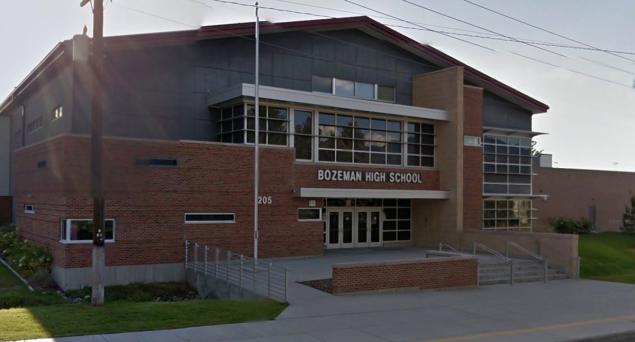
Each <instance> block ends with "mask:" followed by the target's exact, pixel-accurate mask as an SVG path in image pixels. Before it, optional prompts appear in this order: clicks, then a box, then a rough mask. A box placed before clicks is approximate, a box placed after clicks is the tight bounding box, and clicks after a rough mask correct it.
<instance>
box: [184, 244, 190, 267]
mask: <svg viewBox="0 0 635 342" xmlns="http://www.w3.org/2000/svg"><path fill="white" fill-rule="evenodd" d="M189 244H190V242H189V241H187V240H185V269H186V270H187V258H188V255H187V254H188V253H187V248H188V245H189Z"/></svg>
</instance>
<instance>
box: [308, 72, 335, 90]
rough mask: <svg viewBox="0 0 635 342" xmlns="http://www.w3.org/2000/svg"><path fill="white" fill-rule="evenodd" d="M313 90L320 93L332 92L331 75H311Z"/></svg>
mask: <svg viewBox="0 0 635 342" xmlns="http://www.w3.org/2000/svg"><path fill="white" fill-rule="evenodd" d="M312 86H313V91H317V92H320V93H329V94H332V93H333V79H332V78H331V77H321V76H315V75H313V78H312Z"/></svg>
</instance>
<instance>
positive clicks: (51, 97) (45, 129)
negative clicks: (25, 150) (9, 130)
mask: <svg viewBox="0 0 635 342" xmlns="http://www.w3.org/2000/svg"><path fill="white" fill-rule="evenodd" d="M72 75H73V73H72V68H71V67H70V66H67V67H65V68H64V69H63V70H61V71H59V72H58V73H57V74H56V75H55V76H54V77H53V78H51V79H50V80H47V81H45V82H46V83H45V84H44V85H43V86H41V87H39V88H38V89H37V90H36V91H35V92H34V93H32V94H30V95H28V96H27V97H26V99H25V100H24V101H23V102H21V103H20V105H23V106H24V115H25V119H24V127H22V125H21V124H20V123H18V124H16V125H14V128H13V135H14V136H15V135H16V134H17V133H18V131H19V130H22V131H23V132H25V133H24V134H25V143H26V145H31V144H34V143H36V142H39V141H42V140H45V139H48V138H51V137H54V136H56V135H59V134H61V133H68V132H70V131H71V119H70V117H71V107H72V106H71V104H72V99H73V96H72V89H73V86H72V84H73V81H72V80H73V76H72ZM60 105H61V106H62V107H63V113H64V115H63V117H62V118H60V119H57V120H55V121H52V111H53V109H54V108H55V107H57V106H60ZM40 116H41V117H42V127H41V128H39V129H37V130H35V131H33V132H31V133H29V132H27V129H26V128H27V127H28V125H29V123H31V122H33V120H35V119H36V118H38V117H40Z"/></svg>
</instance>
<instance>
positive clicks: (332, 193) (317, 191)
mask: <svg viewBox="0 0 635 342" xmlns="http://www.w3.org/2000/svg"><path fill="white" fill-rule="evenodd" d="M300 197H309V198H310V197H313V198H396V199H448V198H450V193H449V192H448V191H440V190H384V189H340V188H300Z"/></svg>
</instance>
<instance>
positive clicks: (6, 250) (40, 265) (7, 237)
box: [0, 227, 54, 287]
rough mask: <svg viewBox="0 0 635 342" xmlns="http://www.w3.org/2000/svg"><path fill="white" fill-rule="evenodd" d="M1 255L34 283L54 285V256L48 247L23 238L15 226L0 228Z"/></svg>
mask: <svg viewBox="0 0 635 342" xmlns="http://www.w3.org/2000/svg"><path fill="white" fill-rule="evenodd" d="M0 255H2V257H3V258H5V259H6V260H7V261H8V262H9V263H10V264H11V266H12V267H13V268H14V269H15V270H16V271H18V273H20V274H21V275H22V276H23V277H24V278H26V279H29V280H31V279H33V280H34V284H33V285H35V286H38V287H50V286H51V285H53V286H54V283H53V281H52V278H51V274H50V273H51V264H52V263H53V257H52V256H51V254H50V253H49V252H48V251H47V250H46V248H44V247H41V246H38V245H36V244H34V243H33V242H30V241H27V240H21V239H20V238H19V237H18V234H17V232H16V229H15V227H8V228H6V227H3V228H2V229H0Z"/></svg>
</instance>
